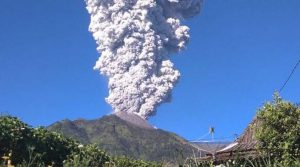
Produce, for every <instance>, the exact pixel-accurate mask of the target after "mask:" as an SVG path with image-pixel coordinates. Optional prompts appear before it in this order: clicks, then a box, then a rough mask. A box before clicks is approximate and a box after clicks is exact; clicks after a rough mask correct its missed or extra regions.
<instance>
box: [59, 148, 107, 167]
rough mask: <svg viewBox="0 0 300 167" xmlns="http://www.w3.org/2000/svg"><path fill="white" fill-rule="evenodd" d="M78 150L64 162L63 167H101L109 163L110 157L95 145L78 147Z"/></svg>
mask: <svg viewBox="0 0 300 167" xmlns="http://www.w3.org/2000/svg"><path fill="white" fill-rule="evenodd" d="M79 149H80V150H79V151H78V152H73V153H72V154H71V155H69V156H68V159H67V160H65V161H64V166H65V167H89V166H93V167H101V166H104V165H105V164H107V163H108V162H109V161H110V157H109V156H108V155H107V154H106V153H105V152H104V151H102V150H100V149H99V148H98V147H97V146H95V145H87V146H83V145H79Z"/></svg>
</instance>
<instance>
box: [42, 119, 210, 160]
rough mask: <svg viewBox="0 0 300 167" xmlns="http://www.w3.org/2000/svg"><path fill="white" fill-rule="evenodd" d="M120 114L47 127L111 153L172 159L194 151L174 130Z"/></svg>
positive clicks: (144, 157)
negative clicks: (170, 130)
mask: <svg viewBox="0 0 300 167" xmlns="http://www.w3.org/2000/svg"><path fill="white" fill-rule="evenodd" d="M123 116H124V115H122V116H120V115H116V114H111V115H107V116H103V117H102V118H98V119H93V120H85V119H78V120H74V121H70V120H62V121H58V122H55V123H53V124H51V125H50V126H48V127H47V129H49V130H51V131H55V132H59V133H62V134H63V135H64V136H67V137H71V138H73V139H75V140H78V141H79V142H81V143H84V144H91V143H93V144H96V145H98V146H100V147H101V148H103V149H104V150H106V151H107V152H108V153H109V154H111V155H114V156H123V155H124V156H128V157H131V158H135V159H143V160H150V161H156V162H161V161H168V162H174V161H177V159H178V157H180V158H186V157H190V156H193V154H194V153H196V152H198V149H197V148H196V147H194V146H193V145H191V144H190V143H189V142H188V141H187V140H185V139H184V138H182V137H180V136H178V135H177V134H175V133H172V132H168V131H164V130H162V129H156V128H154V127H153V126H151V125H150V124H148V122H147V121H146V120H139V121H141V122H139V124H135V123H134V122H132V121H128V120H126V119H124V118H126V117H127V116H128V115H125V117H123ZM137 119H142V118H138V117H137ZM201 154H202V155H204V154H205V152H203V151H202V153H201Z"/></svg>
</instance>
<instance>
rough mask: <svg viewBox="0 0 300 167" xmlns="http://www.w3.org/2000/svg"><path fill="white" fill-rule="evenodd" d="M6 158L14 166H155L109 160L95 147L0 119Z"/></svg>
mask: <svg viewBox="0 0 300 167" xmlns="http://www.w3.org/2000/svg"><path fill="white" fill-rule="evenodd" d="M8 155H10V156H9V159H10V160H12V163H13V164H14V165H16V167H42V166H47V165H51V166H54V167H56V166H65V167H90V166H92V167H102V166H105V167H106V166H107V167H158V166H160V165H157V164H154V163H149V162H145V161H140V160H132V159H128V158H125V157H122V158H112V157H110V156H108V155H107V154H106V153H105V152H104V151H102V150H101V149H99V148H98V147H97V146H95V145H82V144H80V143H78V142H76V141H74V140H72V139H70V138H66V137H63V136H62V135H61V134H58V133H56V132H51V131H48V130H46V129H45V128H42V127H40V128H35V129H33V128H31V127H30V126H28V125H27V124H25V123H23V122H22V121H20V120H19V119H17V118H16V117H11V116H1V117H0V164H3V162H4V161H3V160H2V161H1V157H3V156H8Z"/></svg>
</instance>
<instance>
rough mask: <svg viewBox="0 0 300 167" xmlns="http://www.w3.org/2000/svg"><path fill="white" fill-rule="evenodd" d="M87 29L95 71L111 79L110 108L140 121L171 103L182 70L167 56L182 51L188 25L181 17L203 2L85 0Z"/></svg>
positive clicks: (187, 0) (195, 9)
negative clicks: (94, 52)
mask: <svg viewBox="0 0 300 167" xmlns="http://www.w3.org/2000/svg"><path fill="white" fill-rule="evenodd" d="M85 2H86V4H87V10H88V12H89V14H90V15H91V22H90V26H89V31H90V32H91V33H92V34H93V37H94V39H95V40H96V43H97V45H98V47H97V51H98V52H99V53H100V54H101V56H100V57H99V59H98V61H97V62H96V65H95V67H94V69H97V70H99V71H100V72H101V74H103V75H105V76H107V77H108V78H109V83H108V88H109V96H108V97H107V98H106V101H107V102H108V103H109V104H110V105H111V106H112V108H113V110H114V112H127V113H134V114H137V115H139V116H141V117H142V118H144V119H147V118H149V116H151V115H153V114H155V112H156V108H157V106H158V105H160V104H161V103H163V102H167V101H170V98H171V91H172V89H173V87H174V86H175V84H176V83H177V82H178V80H179V77H180V73H179V71H177V70H176V69H175V68H174V65H173V63H172V62H171V61H170V59H169V58H170V57H169V56H170V55H171V54H175V53H177V52H179V51H180V50H182V49H184V48H185V46H186V44H187V42H188V40H189V37H190V36H189V28H188V27H187V26H184V25H182V23H181V21H182V20H184V19H187V18H190V17H192V16H194V15H196V14H197V13H199V11H200V7H201V4H202V3H201V2H202V1H201V0H85Z"/></svg>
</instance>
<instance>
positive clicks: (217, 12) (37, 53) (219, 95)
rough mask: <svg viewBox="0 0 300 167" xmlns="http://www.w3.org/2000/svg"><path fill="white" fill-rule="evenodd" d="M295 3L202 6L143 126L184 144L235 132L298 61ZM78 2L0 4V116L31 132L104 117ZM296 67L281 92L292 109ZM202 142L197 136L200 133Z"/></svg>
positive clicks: (103, 85) (222, 1)
mask: <svg viewBox="0 0 300 167" xmlns="http://www.w3.org/2000/svg"><path fill="white" fill-rule="evenodd" d="M299 6H300V1H298V0H289V1H284V0H263V1H262V0H205V1H204V4H203V8H202V11H201V13H200V15H198V16H196V17H194V18H192V19H190V20H187V21H185V24H187V25H188V26H190V28H191V31H190V33H191V40H190V43H189V44H188V47H187V49H186V50H184V51H183V52H181V53H180V54H178V55H175V56H173V62H174V64H175V66H176V68H177V69H179V70H180V72H181V79H180V82H179V83H178V84H177V86H176V87H175V89H174V90H173V98H172V101H171V102H170V103H167V104H162V105H161V106H160V107H159V108H158V111H157V114H156V115H155V116H153V117H151V118H150V119H149V122H150V123H151V124H152V125H154V126H156V127H158V128H160V129H164V130H167V131H172V132H174V133H177V134H179V135H180V136H182V137H185V138H186V139H188V140H196V139H200V138H205V137H206V138H207V137H208V136H207V135H205V134H207V132H208V129H209V127H210V126H213V127H214V128H215V139H216V140H232V139H233V138H234V136H235V135H236V134H237V135H239V134H241V133H242V132H243V130H244V129H245V128H246V127H247V125H248V123H249V122H250V121H251V120H252V119H253V117H254V116H255V113H256V111H257V110H258V109H259V108H260V107H261V106H262V105H263V103H265V102H267V101H270V100H272V95H273V93H274V91H275V90H278V89H280V87H281V86H282V85H283V83H284V81H285V80H286V79H287V77H288V75H289V74H290V72H291V70H292V68H293V67H294V65H295V64H296V63H297V61H298V60H299V59H300V54H299V53H300V33H299V30H300V20H299V18H300V10H299ZM89 21H90V17H89V15H88V13H87V11H86V9H85V3H84V1H83V0H63V1H61V0H42V1H37V0H27V1H19V2H16V1H9V0H2V1H0V113H1V114H2V115H6V114H10V115H13V116H17V117H19V118H20V119H21V120H23V121H25V122H26V123H28V124H30V125H32V126H47V125H50V124H51V123H53V122H55V121H59V120H62V119H70V120H74V119H78V118H85V119H96V118H100V117H101V116H104V115H107V114H110V113H112V109H111V107H110V106H109V105H108V104H107V103H106V102H105V100H104V98H105V97H107V95H108V89H107V78H105V77H104V76H102V75H99V73H98V72H97V71H94V70H93V66H94V64H95V62H96V60H97V59H98V56H99V54H98V53H97V51H96V43H95V41H94V39H93V38H92V35H91V33H90V32H88V26H89ZM299 85H300V67H299V68H298V69H297V70H296V71H295V73H294V75H293V76H292V78H291V80H290V81H289V82H288V84H287V85H286V87H285V88H284V90H283V91H282V92H281V96H282V97H283V98H284V99H287V100H289V101H292V102H294V103H299V101H300V86H299ZM203 136H205V137H203Z"/></svg>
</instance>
